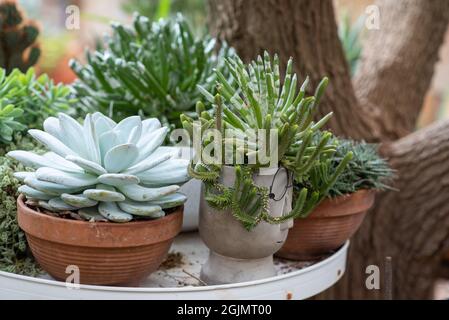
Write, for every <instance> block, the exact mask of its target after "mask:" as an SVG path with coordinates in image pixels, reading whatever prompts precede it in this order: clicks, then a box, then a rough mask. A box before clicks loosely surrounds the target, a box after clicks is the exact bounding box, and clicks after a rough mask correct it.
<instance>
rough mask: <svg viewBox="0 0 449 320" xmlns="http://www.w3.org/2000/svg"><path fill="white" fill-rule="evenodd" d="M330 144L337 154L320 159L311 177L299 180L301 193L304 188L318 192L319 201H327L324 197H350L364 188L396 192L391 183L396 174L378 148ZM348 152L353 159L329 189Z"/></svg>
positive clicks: (342, 141)
mask: <svg viewBox="0 0 449 320" xmlns="http://www.w3.org/2000/svg"><path fill="white" fill-rule="evenodd" d="M314 143H316V140H315V142H314ZM330 143H332V144H333V145H334V146H336V151H335V153H333V154H330V155H329V156H328V157H327V158H326V159H324V158H323V159H321V161H320V162H319V163H316V164H315V165H314V166H313V167H312V168H311V170H310V171H309V174H308V175H306V176H304V177H303V179H302V180H298V181H297V189H298V190H300V189H302V188H304V187H306V188H308V189H309V190H316V191H318V192H319V193H320V198H321V199H324V198H325V197H336V196H340V195H344V194H351V193H354V192H357V191H358V190H362V189H368V190H385V189H393V188H392V187H390V186H389V185H388V184H389V183H390V182H391V181H392V179H393V178H394V174H395V172H394V170H393V169H391V168H390V166H389V165H388V162H387V161H386V160H385V159H383V158H382V157H381V156H380V155H379V153H378V151H377V145H375V144H370V143H366V142H363V141H362V142H356V141H353V140H347V139H339V138H337V137H333V138H332V139H331V142H330ZM349 152H351V153H352V154H353V157H352V159H351V160H350V161H349V162H348V164H347V166H346V167H345V168H344V170H343V171H342V173H341V174H340V175H339V176H338V178H337V179H336V181H335V183H332V185H331V187H330V188H326V187H325V185H328V181H329V180H330V179H332V178H331V176H332V174H333V172H335V170H336V169H337V167H338V166H339V165H340V163H341V162H342V161H343V159H344V156H345V155H346V154H347V153H349Z"/></svg>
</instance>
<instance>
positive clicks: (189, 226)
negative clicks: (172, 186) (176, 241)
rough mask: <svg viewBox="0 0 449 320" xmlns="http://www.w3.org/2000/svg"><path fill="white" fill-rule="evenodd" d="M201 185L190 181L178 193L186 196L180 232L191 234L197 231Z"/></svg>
mask: <svg viewBox="0 0 449 320" xmlns="http://www.w3.org/2000/svg"><path fill="white" fill-rule="evenodd" d="M201 185H202V182H201V181H200V180H196V179H192V180H190V181H189V182H187V183H186V184H184V185H183V186H182V187H181V189H180V190H179V192H181V193H183V194H185V195H186V196H187V201H186V203H185V204H184V219H183V222H182V232H191V231H196V230H198V220H199V214H200V201H201Z"/></svg>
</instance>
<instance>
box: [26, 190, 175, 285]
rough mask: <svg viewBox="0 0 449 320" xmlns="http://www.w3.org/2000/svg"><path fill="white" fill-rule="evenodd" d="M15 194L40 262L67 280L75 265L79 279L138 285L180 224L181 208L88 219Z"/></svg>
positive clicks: (164, 251)
mask: <svg viewBox="0 0 449 320" xmlns="http://www.w3.org/2000/svg"><path fill="white" fill-rule="evenodd" d="M23 200H24V197H23V196H22V195H21V196H20V197H19V198H18V199H17V205H18V210H17V211H18V221H19V226H20V228H21V229H22V230H23V231H24V232H25V234H26V237H27V240H28V244H29V246H30V248H31V251H32V253H33V255H34V257H35V258H36V260H37V262H38V263H39V265H40V266H41V267H42V268H43V269H44V270H45V271H46V272H48V273H49V274H50V275H51V276H52V277H53V278H55V279H57V280H61V281H65V279H67V277H68V276H69V275H70V272H68V273H66V268H67V267H68V266H70V265H74V266H77V267H78V268H79V270H80V283H82V284H93V285H137V284H138V282H139V281H141V280H142V279H144V278H146V277H147V276H148V275H149V274H150V273H152V272H154V271H155V270H157V268H158V267H159V266H160V264H161V263H162V262H163V260H164V259H165V257H166V255H167V253H168V250H169V249H170V246H171V243H172V242H173V239H174V238H175V237H176V235H177V234H178V233H179V232H180V230H181V226H182V213H183V207H180V208H179V209H177V210H176V211H175V212H173V213H171V214H169V215H167V216H165V217H163V218H160V219H157V220H148V221H136V222H128V223H124V224H119V223H111V222H87V221H77V220H69V219H62V218H56V217H51V216H49V215H46V214H42V213H39V212H37V211H35V210H33V209H31V208H29V207H28V206H27V205H25V204H24V202H23Z"/></svg>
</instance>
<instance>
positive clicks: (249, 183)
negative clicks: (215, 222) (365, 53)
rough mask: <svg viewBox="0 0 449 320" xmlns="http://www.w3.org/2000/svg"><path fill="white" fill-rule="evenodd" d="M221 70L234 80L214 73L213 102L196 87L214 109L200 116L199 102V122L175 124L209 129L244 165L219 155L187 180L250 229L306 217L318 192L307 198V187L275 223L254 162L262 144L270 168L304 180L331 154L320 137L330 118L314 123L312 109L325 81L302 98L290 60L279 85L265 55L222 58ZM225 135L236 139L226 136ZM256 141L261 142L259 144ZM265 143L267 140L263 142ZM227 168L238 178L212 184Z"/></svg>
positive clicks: (326, 136)
mask: <svg viewBox="0 0 449 320" xmlns="http://www.w3.org/2000/svg"><path fill="white" fill-rule="evenodd" d="M226 65H227V68H228V71H229V72H230V73H231V74H232V81H227V80H226V78H225V77H224V76H223V74H222V73H221V72H220V71H216V74H217V78H218V88H217V90H218V94H217V95H216V96H214V95H213V94H211V93H210V92H208V91H207V90H206V89H204V88H202V87H199V89H200V91H201V92H202V93H203V95H204V96H205V98H206V99H207V100H208V101H209V102H210V103H212V104H213V105H214V108H215V113H214V114H211V113H210V112H208V111H206V110H205V107H204V105H203V104H202V103H201V102H200V103H198V104H197V113H198V114H199V115H200V120H199V121H194V119H192V118H189V117H188V116H187V115H182V116H181V120H182V124H183V126H184V128H185V129H186V130H187V131H188V132H189V133H190V134H191V136H194V135H195V131H200V132H205V131H206V130H208V129H211V128H214V129H215V130H216V131H219V132H220V134H221V137H222V138H221V139H222V141H221V142H222V145H226V148H228V147H229V145H231V148H232V150H233V151H234V150H242V151H243V153H244V155H245V163H243V164H240V163H236V162H235V159H236V157H235V155H233V158H232V159H231V163H229V159H225V157H224V155H225V153H226V152H223V150H222V152H221V159H219V160H220V162H219V163H218V164H208V163H203V162H201V161H199V162H197V163H194V162H192V163H191V165H190V167H189V174H190V175H191V176H192V177H194V178H197V179H200V180H202V181H203V182H205V185H206V200H207V201H208V203H209V205H211V206H212V207H214V208H217V209H219V210H225V209H231V211H232V212H233V214H234V216H235V217H236V219H238V220H239V221H241V222H242V223H243V225H244V226H245V227H246V228H247V229H248V230H250V229H252V228H253V227H254V226H256V225H257V224H258V223H259V222H260V221H266V222H268V223H282V222H284V221H286V220H289V219H292V218H295V217H298V216H302V215H306V214H307V213H308V212H310V211H311V210H312V209H313V208H314V206H315V205H316V203H317V201H318V200H319V198H318V196H319V194H318V193H317V192H314V193H312V194H310V193H309V191H308V189H307V188H303V189H302V190H301V191H300V195H299V197H298V198H297V201H296V203H295V206H294V209H293V210H292V212H290V213H289V214H287V215H284V216H282V217H280V218H275V217H273V216H271V215H270V213H269V212H268V201H269V196H270V195H269V190H268V189H267V188H264V187H259V186H256V185H255V184H254V182H253V180H252V176H253V174H255V173H256V170H257V169H259V168H261V167H264V166H266V164H264V163H261V162H260V161H259V155H260V154H261V153H263V152H265V151H266V150H265V149H264V150H262V149H260V148H259V147H260V146H262V145H267V147H266V149H268V150H269V151H268V154H270V153H275V152H276V153H277V156H278V157H277V159H278V163H276V164H275V165H281V166H284V167H285V168H287V169H288V170H289V171H290V172H292V173H293V174H294V175H295V177H299V178H300V177H303V176H305V175H306V174H307V173H308V171H309V170H310V169H311V168H312V167H313V166H314V164H315V163H316V162H317V161H319V160H320V158H321V156H322V155H324V154H329V153H333V152H334V151H335V148H334V147H333V146H330V145H329V144H328V142H329V140H330V138H331V134H330V133H321V132H320V131H319V129H320V128H321V127H322V126H323V125H324V124H325V123H326V122H327V120H328V119H329V118H330V116H331V114H329V115H327V116H325V117H323V118H322V119H321V120H320V121H318V122H314V121H313V113H314V110H315V108H316V106H317V104H318V102H319V101H320V98H321V97H322V95H323V94H324V90H325V88H326V86H327V83H328V79H327V78H324V79H323V81H322V82H321V83H320V84H319V86H318V87H317V89H316V91H315V94H314V96H311V97H306V89H307V86H308V79H306V80H305V81H304V83H303V85H302V86H301V88H300V89H299V90H298V79H297V76H296V74H294V73H293V71H292V70H293V61H292V60H291V59H290V60H289V62H288V64H287V69H286V72H285V79H284V81H283V84H282V85H281V79H280V70H279V58H278V57H277V56H274V58H273V59H272V58H271V57H270V55H269V54H268V53H265V55H264V57H263V58H262V57H261V56H259V57H258V58H257V60H256V61H253V62H252V63H250V64H249V65H244V64H243V62H242V61H241V60H240V59H239V58H234V59H227V60H226ZM259 129H265V130H266V131H265V134H266V136H262V137H261V136H258V137H257V138H254V137H252V135H253V134H254V133H255V132H258V130H259ZM225 130H226V135H225ZM271 130H274V131H275V132H277V134H278V135H277V140H275V141H274V143H272V141H271V140H270V139H271V138H270V137H268V135H269V132H270V131H271ZM229 131H231V132H232V136H234V137H235V139H232V140H229V139H228V138H227V137H228V136H229V135H228V132H229ZM314 135H315V136H317V135H319V136H320V137H319V143H318V144H317V145H313V144H312V137H313V136H314ZM223 137H224V138H223ZM214 139H216V138H215V137H214V136H206V137H205V138H204V140H203V143H202V144H203V145H202V148H205V147H207V146H208V145H209V144H211V143H214ZM261 140H264V141H265V143H259V142H261ZM248 141H256V143H249V142H248ZM268 141H270V142H269V143H267V142H268ZM215 142H216V141H215ZM201 151H202V150H196V154H201ZM218 153H220V152H219V151H218ZM351 156H352V155H351V153H348V154H347V155H346V156H345V158H344V161H342V163H341V164H340V166H339V167H338V169H337V170H336V171H335V173H334V175H332V179H331V180H330V181H329V185H327V186H326V188H330V186H331V184H332V183H333V182H335V180H336V178H337V176H338V175H339V174H340V173H341V171H342V169H343V168H344V167H345V166H346V164H347V162H348V161H349V160H350V158H351ZM250 158H256V161H255V162H254V163H250V162H249V161H248V160H249V159H250ZM225 163H226V164H230V165H233V166H235V171H236V179H235V185H234V186H233V187H226V186H224V185H222V184H220V183H219V182H218V181H219V177H220V174H221V169H222V164H225Z"/></svg>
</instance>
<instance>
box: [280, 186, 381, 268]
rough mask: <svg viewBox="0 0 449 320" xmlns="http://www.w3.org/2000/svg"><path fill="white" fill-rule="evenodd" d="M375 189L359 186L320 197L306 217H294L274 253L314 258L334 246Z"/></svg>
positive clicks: (358, 219)
mask: <svg viewBox="0 0 449 320" xmlns="http://www.w3.org/2000/svg"><path fill="white" fill-rule="evenodd" d="M374 196H375V191H372V190H360V191H358V192H356V193H353V194H350V195H344V196H340V197H337V198H335V199H327V200H324V201H323V202H322V203H321V204H320V205H319V206H318V207H317V208H316V209H315V210H314V211H313V212H312V213H311V214H310V215H309V216H308V217H307V218H298V219H295V222H294V225H293V228H291V229H290V231H289V233H288V236H287V240H286V241H285V244H284V246H283V247H282V248H281V250H279V251H278V252H277V253H276V256H277V257H281V258H285V259H290V260H300V261H303V260H314V259H318V258H320V257H322V256H324V255H327V254H329V253H330V252H331V251H333V250H336V249H338V248H339V247H340V246H342V245H343V244H344V243H345V242H346V240H348V239H349V238H351V237H352V235H353V234H354V233H355V232H356V231H357V230H358V229H359V227H360V225H361V224H362V222H363V219H364V218H365V215H366V212H367V211H368V209H370V208H371V206H372V205H373V203H374Z"/></svg>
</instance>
